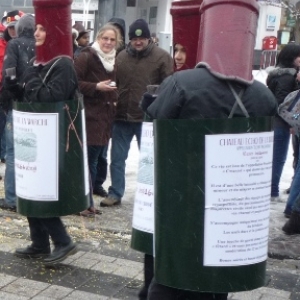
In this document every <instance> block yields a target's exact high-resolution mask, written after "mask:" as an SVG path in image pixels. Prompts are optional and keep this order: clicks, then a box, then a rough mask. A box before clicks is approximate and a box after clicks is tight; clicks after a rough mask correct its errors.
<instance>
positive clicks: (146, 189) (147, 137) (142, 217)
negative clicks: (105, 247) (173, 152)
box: [131, 118, 154, 255]
mask: <svg viewBox="0 0 300 300" xmlns="http://www.w3.org/2000/svg"><path fill="white" fill-rule="evenodd" d="M153 231H154V145H153V123H152V122H151V121H150V120H149V119H147V118H146V121H145V122H143V126H142V134H141V147H140V157H139V170H138V176H137V188H136V193H135V199H134V209H133V220H132V235H131V248H133V249H135V250H137V251H140V252H143V253H146V254H149V255H153Z"/></svg>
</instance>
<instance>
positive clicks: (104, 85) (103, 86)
mask: <svg viewBox="0 0 300 300" xmlns="http://www.w3.org/2000/svg"><path fill="white" fill-rule="evenodd" d="M110 83H111V80H105V81H100V82H98V83H97V84H96V90H98V91H101V92H111V91H115V90H116V89H117V87H115V86H110V85H109V84H110Z"/></svg>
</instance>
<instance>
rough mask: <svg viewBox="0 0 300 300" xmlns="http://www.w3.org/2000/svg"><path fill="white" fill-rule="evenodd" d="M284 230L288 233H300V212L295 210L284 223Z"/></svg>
mask: <svg viewBox="0 0 300 300" xmlns="http://www.w3.org/2000/svg"><path fill="white" fill-rule="evenodd" d="M282 230H283V231H284V232H285V233H286V234H288V235H292V234H300V213H299V212H295V211H293V212H292V214H291V217H290V219H289V220H288V221H287V222H286V223H285V224H284V226H283V227H282Z"/></svg>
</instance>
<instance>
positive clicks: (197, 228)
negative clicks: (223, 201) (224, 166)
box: [154, 117, 273, 293]
mask: <svg viewBox="0 0 300 300" xmlns="http://www.w3.org/2000/svg"><path fill="white" fill-rule="evenodd" d="M272 122H273V121H272V117H258V118H253V117H250V118H233V119H218V120H217V121H216V120H215V119H201V120H180V119H177V120H170V119H168V120H155V121H154V153H155V160H154V162H155V183H154V186H155V233H154V240H155V245H154V246H155V253H154V257H155V279H156V281H157V282H158V283H159V284H162V285H165V286H169V287H175V288H178V289H183V290H191V291H199V292H214V293H226V292H236V291H244V290H251V289H255V288H258V287H261V286H263V285H264V284H265V271H266V258H267V246H266V247H265V249H264V251H265V258H264V259H262V260H261V261H259V262H257V263H253V262H252V263H251V262H249V263H248V262H247V263H244V264H239V263H237V264H236V265H234V266H233V265H232V266H207V265H204V248H205V245H204V240H205V237H204V231H205V217H206V216H205V214H206V212H207V211H206V210H205V209H206V207H205V194H206V192H207V191H206V190H205V181H206V177H205V174H206V173H205V159H206V157H205V151H206V150H205V136H212V135H220V134H241V133H244V134H249V133H250V134H251V133H263V132H265V133H268V134H270V136H272V134H273V133H272V132H271V131H272ZM272 143H273V142H272ZM269 146H270V147H269V148H270V149H271V150H270V151H271V153H272V149H273V146H271V144H270V145H269ZM271 147H272V148H271ZM220 155H221V154H220ZM225 160H226V159H225ZM269 177H270V178H269V182H270V181H271V174H270V176H269ZM241 205H243V204H241ZM245 205H246V204H245ZM266 209H269V208H268V207H267V208H266ZM232 220H234V217H233V218H232ZM229 221H230V220H229ZM266 222H268V221H266ZM267 224H268V223H267ZM210 234H211V235H212V236H213V235H214V234H215V232H211V233H210ZM208 238H209V236H208ZM266 243H267V242H266ZM241 245H243V243H241ZM241 247H242V246H241ZM234 256H235V255H234ZM212 259H214V258H212Z"/></svg>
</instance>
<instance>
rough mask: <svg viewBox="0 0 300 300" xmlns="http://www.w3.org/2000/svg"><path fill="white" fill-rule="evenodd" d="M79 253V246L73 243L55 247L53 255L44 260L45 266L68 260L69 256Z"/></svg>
mask: <svg viewBox="0 0 300 300" xmlns="http://www.w3.org/2000/svg"><path fill="white" fill-rule="evenodd" d="M76 252H77V245H76V244H74V243H73V242H70V243H69V244H68V245H64V246H62V245H59V246H55V248H54V250H53V252H52V254H51V255H49V256H48V257H47V258H46V259H44V264H45V265H54V264H57V263H59V262H61V261H63V260H64V259H66V258H67V257H68V256H69V255H73V254H75V253H76Z"/></svg>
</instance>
